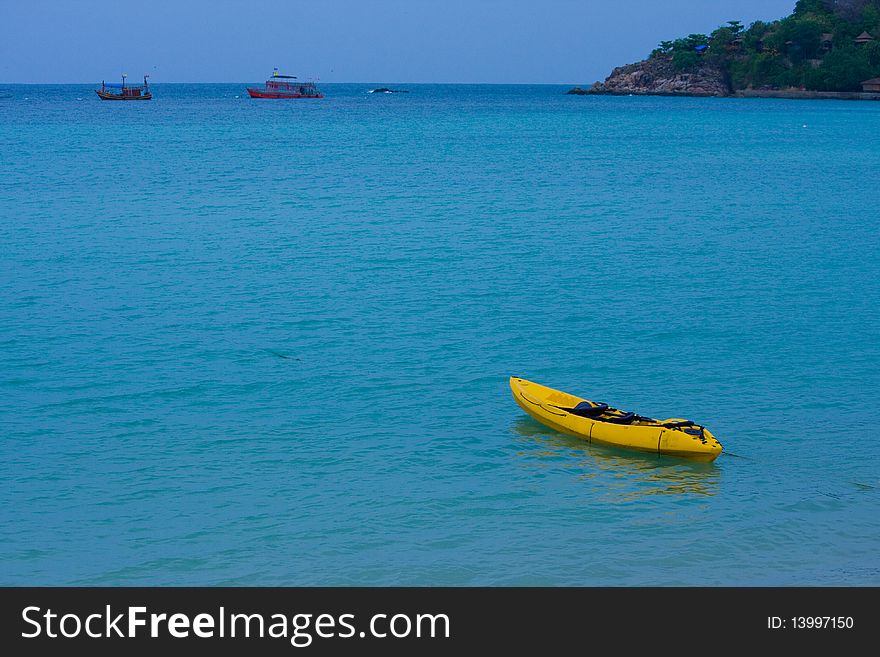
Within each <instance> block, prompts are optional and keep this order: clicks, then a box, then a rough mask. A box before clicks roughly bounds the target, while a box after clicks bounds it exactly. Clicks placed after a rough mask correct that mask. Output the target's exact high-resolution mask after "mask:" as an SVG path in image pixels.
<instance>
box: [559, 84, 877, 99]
mask: <svg viewBox="0 0 880 657" xmlns="http://www.w3.org/2000/svg"><path fill="white" fill-rule="evenodd" d="M565 93H566V94H567V95H572V96H682V97H685V98H784V99H788V100H880V93H878V92H870V91H868V92H866V91H801V90H798V89H789V90H784V89H740V90H738V91H732V92H729V93H726V94H717V93H703V92H693V91H643V90H640V89H633V90H615V91H609V90H593V89H590V88H587V89H584V88H582V87H574V88H573V89H570V90H569V91H567V92H565Z"/></svg>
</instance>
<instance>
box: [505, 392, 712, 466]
mask: <svg viewBox="0 0 880 657" xmlns="http://www.w3.org/2000/svg"><path fill="white" fill-rule="evenodd" d="M510 389H511V390H512V391H513V398H514V399H515V400H516V403H517V404H519V405H520V406H521V407H522V409H523V410H524V411H525V412H526V413H528V414H529V415H531V416H532V417H533V418H535V419H536V420H537V421H538V422H540V423H541V424H545V425H547V426H548V427H550V428H551V429H556V430H557V431H561V432H562V433H567V434H570V435H572V436H577V437H578V438H583V439H584V440H587V441H589V442H590V443H602V444H604V445H613V446H614V447H623V448H625V449H636V450H639V451H642V452H654V453H655V454H670V455H672V456H684V457H686V458H689V459H692V460H695V461H714V460H715V459H716V458H718V455H719V454H721V443H719V442H718V441H717V440H716V439H715V436H713V435H712V434H711V433H710V432H709V430H708V429H706V428H705V427H703V426H700V425H699V424H694V423H693V422H690V421H689V420H683V419H681V418H670V419H668V420H655V419H653V418H650V417H644V416H642V415H636V414H635V413H626V412H624V411H620V410H618V409H616V408H611V407H610V406H608V405H607V404H603V403H600V402H593V401H588V400H586V399H581V398H580V397H575V396H574V395H570V394H568V393H567V392H561V391H559V390H554V389H553V388H547V387H546V386H542V385H540V384H538V383H534V382H532V381H526V380H525V379H518V378H516V377H513V376H512V377H510Z"/></svg>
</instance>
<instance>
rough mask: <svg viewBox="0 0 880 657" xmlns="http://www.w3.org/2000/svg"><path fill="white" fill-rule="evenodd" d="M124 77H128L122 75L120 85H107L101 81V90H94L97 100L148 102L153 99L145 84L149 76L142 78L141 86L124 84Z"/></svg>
mask: <svg viewBox="0 0 880 657" xmlns="http://www.w3.org/2000/svg"><path fill="white" fill-rule="evenodd" d="M126 77H128V76H127V75H125V74H123V75H122V84H108V83H106V82H104V81H103V80H102V81H101V88H100V89H95V93H96V94H98V98H100V99H101V100H150V99H151V98H152V97H153V94H152V93H151V92H150V87H149V85H148V84H147V78H148V77H150V76H149V75H145V76H144V84H143V86H141V85H131V84H129V85H127V84H125V78H126Z"/></svg>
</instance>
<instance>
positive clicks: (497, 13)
mask: <svg viewBox="0 0 880 657" xmlns="http://www.w3.org/2000/svg"><path fill="white" fill-rule="evenodd" d="M794 3H795V0H728V1H724V0H506V1H501V0H361V1H357V0H249V1H245V0H149V1H144V0H140V1H138V0H0V82H95V81H96V80H101V79H105V78H106V79H110V78H113V77H115V76H116V75H117V74H119V73H122V72H125V73H128V74H129V75H131V76H132V77H137V76H139V75H142V74H143V73H145V72H149V73H150V74H151V75H152V79H153V81H154V82H198V81H204V82H240V81H257V80H262V79H265V77H266V76H267V75H268V74H269V73H270V72H271V70H272V67H273V66H278V67H279V68H282V69H284V70H285V71H288V72H291V73H293V74H297V75H313V76H316V77H318V78H319V79H321V80H322V81H325V82H501V83H516V82H553V83H590V82H593V81H595V80H598V79H604V78H605V77H606V76H607V75H608V73H610V71H611V69H612V68H613V67H614V66H618V65H621V64H627V63H630V62H633V61H636V60H638V59H641V58H643V57H644V56H646V55H647V54H648V53H649V52H650V51H651V49H652V48H653V47H654V46H656V44H657V43H658V42H659V41H660V40H663V39H671V38H675V37H678V36H685V35H687V34H689V33H691V32H709V31H711V30H712V29H713V28H714V27H716V26H718V25H719V24H721V23H724V22H726V21H728V20H733V19H738V20H742V21H743V22H744V23H749V22H751V21H754V20H758V19H760V20H769V19H775V18H781V17H782V16H784V15H786V14H788V13H790V12H791V10H792V8H793V7H794Z"/></svg>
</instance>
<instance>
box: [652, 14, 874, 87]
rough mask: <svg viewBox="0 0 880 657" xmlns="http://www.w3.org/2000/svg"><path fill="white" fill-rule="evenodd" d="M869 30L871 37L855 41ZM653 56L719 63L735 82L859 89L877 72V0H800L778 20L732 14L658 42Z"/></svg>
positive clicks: (681, 63)
mask: <svg viewBox="0 0 880 657" xmlns="http://www.w3.org/2000/svg"><path fill="white" fill-rule="evenodd" d="M863 32H868V34H870V35H871V36H872V37H873V39H874V40H872V41H867V42H865V43H857V42H856V37H858V36H859V35H860V34H862V33H863ZM651 57H668V58H670V59H671V60H672V63H673V65H674V66H675V68H677V69H678V70H683V71H686V70H689V69H693V68H695V67H697V66H699V65H701V64H702V63H704V62H707V63H711V64H714V65H716V66H719V67H720V68H721V69H722V70H723V71H724V73H725V75H726V77H727V79H728V81H729V84H730V86H731V89H733V90H738V89H747V88H753V89H785V88H804V89H809V90H813V91H860V90H861V83H862V81H864V80H867V79H869V78H872V77H880V0H798V2H797V4H796V5H795V8H794V12H793V13H792V14H791V15H790V16H787V17H786V18H782V19H780V20H777V21H772V22H769V23H765V22H762V21H756V22H754V23H752V24H751V25H749V26H748V27H745V26H744V25H743V24H742V23H741V22H740V21H728V22H727V24H725V25H722V26H720V27H719V28H718V29H716V30H715V31H713V32H712V33H711V34H709V35H705V34H690V35H688V36H687V37H683V38H679V39H675V40H672V41H661V42H660V44H659V46H658V47H657V48H655V49H654V51H652V53H651Z"/></svg>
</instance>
